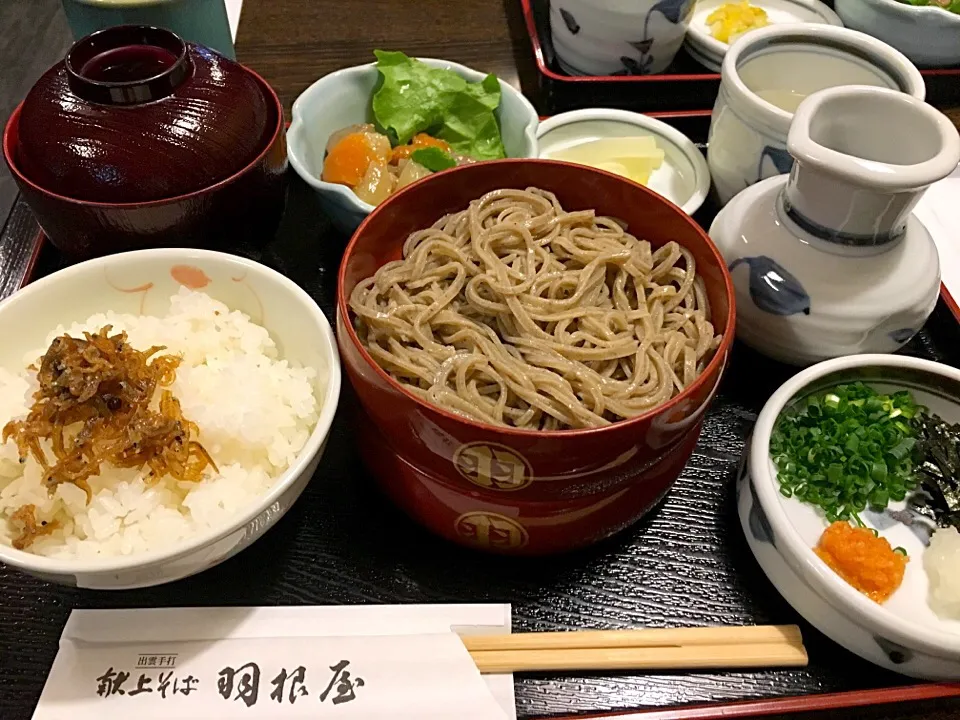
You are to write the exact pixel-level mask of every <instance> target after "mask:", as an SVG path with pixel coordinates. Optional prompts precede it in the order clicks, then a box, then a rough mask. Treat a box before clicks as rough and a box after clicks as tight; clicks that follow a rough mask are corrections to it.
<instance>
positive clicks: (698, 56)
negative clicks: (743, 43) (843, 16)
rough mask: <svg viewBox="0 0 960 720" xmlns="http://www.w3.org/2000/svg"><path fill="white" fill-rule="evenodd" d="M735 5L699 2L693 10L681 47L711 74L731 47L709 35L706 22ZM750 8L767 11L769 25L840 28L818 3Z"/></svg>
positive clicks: (775, 0) (764, 1)
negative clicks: (718, 12)
mask: <svg viewBox="0 0 960 720" xmlns="http://www.w3.org/2000/svg"><path fill="white" fill-rule="evenodd" d="M738 1H739V0H698V2H697V4H696V7H694V9H693V18H691V20H690V27H688V28H687V36H686V38H685V39H684V43H683V45H684V48H686V50H687V52H688V53H689V54H690V55H692V56H693V58H694V59H695V60H697V61H698V62H699V63H700V64H701V65H703V66H704V67H707V68H709V69H710V70H713V71H714V72H720V66H721V65H722V64H723V56H724V55H726V54H727V48H728V47H730V45H729V44H728V43H725V42H721V41H720V40H717V39H716V38H715V37H714V36H713V35H711V34H710V27H709V26H708V25H707V18H708V17H710V15H711V14H712V13H713V11H714V10H716V9H717V8H719V7H720V6H722V5H726V4H727V3H729V2H738ZM750 4H751V5H752V6H754V7H758V8H761V9H763V10H765V11H766V13H767V21H768V23H769V25H796V24H798V23H813V24H820V25H834V26H836V27H842V26H843V22H842V21H841V20H840V17H839V16H838V15H837V14H836V13H835V12H834V11H833V10H831V9H830V8H829V7H827V6H826V5H824V4H823V3H822V2H819V0H750Z"/></svg>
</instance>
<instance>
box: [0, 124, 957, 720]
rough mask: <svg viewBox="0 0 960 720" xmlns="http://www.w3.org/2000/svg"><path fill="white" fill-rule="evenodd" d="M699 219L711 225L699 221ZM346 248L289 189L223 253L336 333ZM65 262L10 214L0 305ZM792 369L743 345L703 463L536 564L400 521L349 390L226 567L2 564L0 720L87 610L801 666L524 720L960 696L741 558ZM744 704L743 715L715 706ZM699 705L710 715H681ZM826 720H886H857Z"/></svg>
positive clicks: (538, 685)
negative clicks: (96, 574) (707, 649)
mask: <svg viewBox="0 0 960 720" xmlns="http://www.w3.org/2000/svg"><path fill="white" fill-rule="evenodd" d="M666 119H667V120H668V121H671V122H676V124H678V125H679V126H680V127H681V128H682V129H683V130H684V131H685V132H687V133H689V134H691V135H692V136H693V137H694V139H695V140H702V139H704V137H705V133H706V127H707V124H708V122H709V120H708V119H704V118H702V117H701V118H700V119H699V120H698V119H697V118H695V117H691V116H684V115H679V116H676V117H674V118H673V119H671V117H670V116H668V117H667V118H666ZM697 128H700V130H699V132H700V135H699V137H698V136H697V132H698V131H697ZM698 219H700V221H701V222H706V220H707V219H708V218H707V213H706V212H705V213H704V217H700V218H698ZM38 239H39V240H41V242H40V243H39V245H38V242H37V241H38ZM344 244H345V238H344V237H342V236H340V235H338V234H336V233H335V232H334V231H332V230H331V229H330V226H329V224H328V222H327V220H326V219H325V218H324V217H323V215H322V213H321V212H320V210H319V209H318V207H317V204H316V200H315V198H314V196H313V195H312V191H311V190H310V189H309V188H308V187H307V186H306V185H305V184H303V183H302V182H300V181H299V180H298V179H296V178H292V179H291V187H290V195H289V202H288V208H287V212H286V215H285V217H284V221H283V224H282V226H281V228H280V231H279V233H278V235H277V237H276V238H275V239H274V240H272V241H271V242H269V243H268V244H266V246H264V247H262V248H252V247H249V248H242V247H238V248H232V250H233V251H234V252H237V253H238V254H242V255H245V256H248V257H251V258H253V259H255V260H258V261H260V262H263V263H265V264H267V265H270V266H272V267H274V268H276V269H278V270H280V271H281V272H283V273H285V274H286V275H288V276H289V277H290V278H292V279H293V280H294V281H296V282H297V283H299V284H300V285H301V286H303V287H304V288H305V289H306V290H307V291H308V292H310V294H311V295H312V296H313V297H314V298H315V299H316V301H317V302H318V303H319V304H320V305H321V307H322V308H323V309H324V311H325V312H326V313H327V315H328V317H330V319H331V320H333V303H334V299H335V283H336V269H337V264H338V261H339V257H340V253H341V252H342V249H343V247H344ZM35 251H36V252H35ZM65 262H66V261H65V260H64V259H63V258H61V257H60V256H59V255H58V254H57V253H56V251H55V250H54V249H53V248H52V247H51V246H49V245H48V244H45V243H43V242H42V236H39V237H38V229H37V226H36V224H35V223H34V222H33V219H32V217H31V216H30V213H29V210H28V209H27V208H26V206H25V205H24V204H23V203H22V201H21V202H19V203H18V205H17V206H16V208H15V210H14V213H13V215H12V216H11V218H10V220H9V221H8V223H7V226H6V228H5V230H4V233H3V238H2V240H0V292H2V293H3V294H8V293H9V292H11V291H12V290H13V289H15V288H16V287H17V286H19V284H20V282H21V281H22V280H23V279H25V278H26V279H32V278H36V277H39V276H42V275H45V274H47V273H49V272H51V271H53V270H55V269H57V268H59V267H61V266H63V265H64V264H65ZM27 276H29V277H27ZM958 341H960V327H958V325H957V323H956V321H955V320H954V319H953V317H952V316H951V315H950V313H949V312H948V310H947V309H946V307H945V306H944V305H943V304H942V303H941V305H940V307H938V308H937V311H936V313H935V314H934V316H933V318H931V320H930V322H929V323H928V324H927V326H926V327H925V328H924V329H923V331H922V332H921V333H920V334H919V335H918V336H917V337H916V338H915V339H914V340H913V341H912V342H911V343H910V346H909V347H908V349H907V350H906V352H907V353H909V354H913V355H919V356H923V357H927V358H933V359H935V360H939V361H941V362H947V363H950V364H954V365H957V364H960V344H958ZM791 372H792V370H791V369H789V368H787V367H785V366H782V365H778V364H776V363H773V362H771V361H768V360H766V359H764V358H762V357H761V356H759V355H757V354H755V353H753V352H751V351H750V350H749V349H747V348H744V347H742V346H737V347H736V349H735V351H734V354H733V357H732V362H731V365H730V368H729V370H728V372H727V374H726V376H725V378H724V380H723V384H722V386H721V389H720V392H719V394H718V395H717V398H716V400H715V401H714V403H713V405H712V407H711V409H710V411H709V413H708V415H707V418H706V421H705V423H704V428H703V434H702V436H701V438H700V442H699V445H698V447H697V452H696V453H695V454H694V456H693V457H692V458H691V460H690V462H689V463H688V465H687V467H686V468H685V470H684V472H683V474H682V476H681V478H680V479H679V480H678V482H677V483H676V485H675V487H674V488H673V490H672V491H671V492H670V493H669V495H668V496H667V498H666V500H665V501H664V502H663V503H662V504H661V506H660V507H658V508H657V509H656V510H654V511H653V512H652V513H651V514H650V515H648V516H647V517H646V518H645V519H644V520H642V521H641V522H640V523H638V524H637V525H635V526H634V527H632V528H630V529H628V530H626V531H625V532H623V533H622V534H621V535H619V536H618V537H616V538H614V539H612V540H609V541H607V542H604V543H603V544H601V545H599V546H597V547H594V548H592V549H589V550H586V551H581V552H577V553H575V554H571V555H567V556H562V557H557V558H553V559H537V560H535V561H524V560H515V559H505V558H500V557H488V556H485V555H481V554H477V553H474V552H471V551H468V550H463V549H460V548H458V547H454V546H452V545H449V544H447V543H446V542H444V541H442V540H439V539H437V538H435V537H433V536H431V535H429V534H428V533H427V532H425V531H423V530H421V529H420V528H419V527H418V526H416V525H414V524H413V523H412V522H410V521H409V520H408V519H407V518H406V517H405V516H403V515H402V514H401V513H400V512H398V511H397V510H395V509H393V507H392V506H390V505H389V504H388V503H387V501H385V500H384V499H383V498H382V497H381V496H380V495H379V493H378V492H377V490H376V489H375V488H374V487H373V483H372V481H371V480H370V478H368V476H367V475H366V473H365V471H364V469H363V467H362V465H361V462H360V457H359V450H358V448H356V447H355V446H354V443H353V433H352V432H351V427H350V414H351V409H352V408H353V407H354V403H355V401H354V398H353V396H352V393H351V391H350V389H349V385H346V386H345V388H344V391H343V395H342V397H341V410H340V412H339V413H338V417H337V420H336V421H335V423H334V426H333V430H332V437H331V441H330V442H329V443H328V447H327V451H326V454H325V456H324V458H323V461H322V463H321V465H320V468H319V470H318V471H317V474H316V476H315V477H314V479H313V481H312V482H311V483H310V485H309V486H308V488H307V489H306V491H305V492H304V494H303V496H302V497H301V498H300V500H299V502H297V504H296V505H295V506H294V507H293V509H292V510H291V511H290V512H289V513H288V514H287V515H286V516H285V517H284V518H283V519H282V520H281V521H280V522H279V523H278V524H277V526H276V527H274V528H273V529H271V530H270V531H269V532H268V533H267V534H266V535H265V536H264V537H263V538H262V539H260V540H258V541H257V542H256V543H255V544H254V545H253V546H252V547H250V548H249V549H247V550H245V551H244V552H243V553H241V554H240V555H239V556H237V557H236V558H234V559H232V560H230V561H228V562H226V563H224V564H223V565H221V566H219V567H216V568H214V569H212V570H209V571H207V572H205V573H202V574H201V575H198V576H196V577H193V578H189V579H187V580H183V581H180V582H177V583H174V584H172V585H167V586H163V587H159V588H153V589H146V590H137V591H128V592H94V591H85V590H79V589H75V588H64V587H59V586H55V585H50V584H47V583H44V582H41V581H39V580H35V579H33V578H31V577H29V576H27V575H24V574H22V573H20V572H18V571H16V570H13V569H11V568H8V567H5V566H0V602H2V605H0V642H2V645H0V648H2V650H0V719H2V720H27V718H29V717H30V716H31V714H32V711H33V707H34V705H35V703H36V701H37V699H38V697H39V695H40V691H41V689H42V687H43V683H44V680H45V677H46V674H47V671H48V669H49V667H50V664H51V663H52V661H53V658H54V656H55V654H56V652H57V641H58V638H59V636H60V632H61V629H62V627H63V624H64V622H65V621H66V619H67V616H68V614H69V612H70V610H71V609H73V608H89V607H94V608H121V607H154V606H196V605H278V604H352V603H441V602H509V603H511V604H512V605H513V617H514V630H516V631H533V630H552V629H574V628H608V627H630V626H652V627H659V626H699V625H714V624H752V623H776V624H781V623H799V624H800V626H801V627H802V629H803V633H804V637H805V641H806V644H807V647H808V650H809V653H810V665H809V667H807V668H803V669H791V670H764V671H758V672H708V673H701V674H684V673H672V674H671V673H663V674H636V675H631V674H621V675H616V676H603V675H581V676H577V675H565V676H551V675H539V676H519V677H518V678H517V684H516V694H517V709H518V712H519V715H520V717H522V718H533V717H546V716H551V717H557V716H568V715H574V714H577V715H579V714H589V713H598V712H603V711H608V710H628V709H630V710H634V709H649V710H654V709H656V708H660V709H661V710H660V711H654V712H652V713H651V717H655V718H663V719H664V720H665V719H666V718H668V717H669V718H684V717H686V718H694V717H696V718H701V719H703V718H720V717H725V718H729V717H748V716H750V717H755V716H760V715H763V716H766V717H783V716H784V715H786V714H788V713H793V712H797V711H804V716H805V717H809V716H808V715H806V713H807V712H810V711H815V710H818V709H822V708H830V707H832V708H839V707H845V706H846V707H849V706H851V705H855V704H856V705H861V704H864V703H888V702H894V701H904V700H914V701H919V700H922V699H924V698H927V699H928V700H927V703H929V702H932V701H930V700H929V698H944V697H948V696H951V695H957V696H960V685H918V684H917V683H916V681H912V680H909V679H908V678H904V677H900V676H897V675H894V674H892V673H888V672H886V671H883V670H880V669H878V668H876V667H874V666H873V665H870V664H869V663H867V662H865V661H863V660H860V659H859V658H857V657H856V656H854V655H852V654H850V653H848V652H847V651H845V650H844V649H842V648H840V647H839V646H837V645H835V644H834V643H832V642H831V641H830V640H828V639H826V638H825V637H824V636H822V635H820V634H819V633H818V632H817V631H816V630H814V629H813V628H811V627H810V626H809V625H807V624H806V623H804V622H803V621H802V620H801V619H800V618H799V616H797V614H796V613H795V612H793V610H792V609H791V608H790V606H789V605H788V604H787V603H786V602H785V601H784V600H782V599H781V597H780V596H779V595H778V594H777V592H776V590H774V588H773V586H772V585H771V584H770V583H769V582H768V581H767V580H766V578H765V576H764V575H763V573H762V572H761V570H760V568H759V567H758V566H757V564H756V563H755V561H754V559H753V557H752V555H751V554H750V551H749V549H748V548H747V545H746V543H745V541H744V539H743V536H742V533H741V531H740V526H739V521H738V519H737V516H736V510H735V505H734V499H733V481H734V475H735V472H736V469H737V465H738V462H739V457H740V453H741V450H742V448H743V442H744V438H745V437H746V436H747V434H748V433H749V431H750V429H751V427H752V425H753V422H754V420H755V418H756V416H757V413H758V412H759V410H760V408H761V407H762V405H763V403H764V401H765V400H766V399H767V397H768V396H769V395H770V394H771V393H772V392H773V391H774V389H775V388H776V387H777V386H778V385H779V384H780V383H781V382H783V381H784V380H785V379H786V378H787V377H789V376H790V374H791ZM825 693H826V694H827V695H824V694H825ZM830 693H841V694H839V695H831V694H830ZM744 700H748V701H751V702H746V703H735V704H732V705H729V704H727V705H724V704H723V703H733V702H735V701H744ZM935 702H937V703H938V704H942V703H943V702H944V700H942V699H941V700H938V701H935ZM706 703H711V704H712V705H711V706H710V707H703V708H700V707H691V706H698V705H700V704H706ZM718 703H719V704H718ZM678 706H684V709H681V708H679V707H678ZM958 707H960V706H958ZM667 708H670V710H669V711H667V710H666V709H667ZM958 713H960V709H958ZM834 717H858V718H859V717H881V715H874V714H870V715H868V714H866V711H865V710H863V709H858V710H856V711H855V714H850V715H847V714H845V713H841V714H839V715H835V716H834ZM883 717H887V716H886V715H883Z"/></svg>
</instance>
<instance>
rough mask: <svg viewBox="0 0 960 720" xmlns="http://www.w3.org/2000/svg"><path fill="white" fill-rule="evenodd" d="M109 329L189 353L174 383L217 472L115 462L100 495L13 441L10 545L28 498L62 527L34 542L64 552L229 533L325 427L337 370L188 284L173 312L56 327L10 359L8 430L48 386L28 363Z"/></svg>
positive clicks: (48, 552)
mask: <svg viewBox="0 0 960 720" xmlns="http://www.w3.org/2000/svg"><path fill="white" fill-rule="evenodd" d="M105 325H112V326H113V329H114V331H117V332H118V331H124V332H126V333H127V335H128V339H129V342H130V344H131V345H132V346H133V347H135V348H137V349H140V350H145V349H147V348H149V347H151V346H154V345H163V346H165V347H166V350H165V351H164V353H173V354H178V355H180V356H182V362H181V364H180V367H179V368H178V369H177V377H176V381H175V382H174V384H173V385H172V386H171V388H170V389H171V390H172V392H173V394H174V395H175V396H176V398H177V399H178V400H179V401H180V404H181V407H182V410H183V414H184V416H185V417H186V418H187V419H189V420H191V421H193V422H194V423H196V424H197V425H198V426H199V428H200V436H199V441H200V442H201V443H202V444H203V446H204V448H205V449H206V450H207V452H208V453H209V454H210V455H211V457H212V458H213V460H214V462H215V463H216V465H217V471H215V470H214V469H213V468H210V467H208V468H207V470H206V471H205V475H204V477H203V479H202V480H201V481H200V482H197V483H191V482H178V481H176V480H174V479H173V478H171V477H170V476H165V477H163V478H160V479H156V478H148V477H146V474H147V473H146V472H145V471H143V470H140V469H136V468H123V469H121V468H116V467H113V466H109V465H107V464H104V465H103V466H102V467H101V471H100V475H99V476H94V477H92V478H90V481H89V482H90V486H91V490H92V492H93V498H92V500H91V501H90V502H89V503H88V502H87V495H86V493H85V492H84V491H83V490H82V489H80V488H78V487H77V486H75V485H72V484H69V483H63V484H60V485H58V486H56V487H55V488H54V489H48V488H47V487H45V485H44V484H43V483H42V474H43V473H42V469H41V467H40V465H39V464H38V463H37V462H36V461H35V460H34V459H33V458H28V459H27V460H26V462H24V463H21V462H20V461H19V453H18V452H17V448H16V446H15V444H14V442H13V441H12V440H11V441H8V442H7V443H5V444H2V445H0V543H3V544H5V545H11V544H12V542H13V540H14V539H15V538H16V537H17V535H18V534H19V528H17V527H15V526H14V523H12V522H11V521H10V517H11V516H12V514H13V513H14V512H15V511H16V510H17V509H19V508H20V507H22V506H24V505H28V504H30V505H34V506H35V507H36V517H37V520H38V522H47V523H49V522H55V523H56V526H55V529H54V530H53V531H52V532H50V533H49V534H47V535H42V536H39V537H37V538H36V540H34V542H33V543H32V544H31V545H30V546H29V547H28V548H27V550H28V551H29V552H31V553H36V554H38V555H44V556H48V557H51V558H58V559H97V558H107V557H116V556H131V555H137V554H141V553H147V552H150V551H158V550H159V551H162V550H167V549H170V548H171V547H172V546H174V545H177V544H179V543H181V542H182V541H186V540H189V539H191V538H194V537H196V536H199V535H203V534H206V533H208V532H209V531H212V530H217V529H223V528H225V527H226V526H227V525H229V524H230V522H231V521H232V520H235V519H237V518H238V516H240V515H242V514H243V513H245V512H247V511H250V510H251V508H252V507H254V506H256V505H257V504H259V503H260V502H262V500H263V498H264V496H265V495H266V494H267V493H268V492H270V490H271V488H272V487H273V485H274V483H275V481H276V479H277V478H278V477H279V476H280V475H281V474H282V473H283V472H284V471H285V470H286V469H287V468H288V467H290V465H291V464H292V463H294V461H295V460H296V459H297V457H298V455H299V453H300V452H301V451H302V450H303V449H304V446H305V444H306V443H307V441H308V439H309V437H310V435H311V431H312V430H313V428H314V426H315V425H316V423H317V419H318V415H319V411H320V403H319V402H318V397H317V395H316V394H315V389H316V388H322V387H324V386H325V385H326V383H327V378H326V377H317V370H316V369H314V368H309V367H296V366H294V365H292V364H291V363H289V362H287V361H286V360H284V359H283V358H281V357H279V353H278V349H277V346H276V344H275V342H274V340H273V339H272V338H271V337H270V334H269V333H268V331H267V330H266V329H265V328H263V327H261V326H260V325H257V324H255V323H254V322H252V321H251V319H250V318H249V317H248V316H247V315H245V314H243V313H241V312H237V311H231V310H230V309H229V308H227V306H226V305H224V304H223V303H220V302H218V301H216V300H214V299H212V298H211V297H209V296H208V295H206V294H204V293H202V292H195V291H192V290H188V289H186V288H181V289H180V291H179V293H178V294H177V295H174V296H173V297H172V298H171V299H170V309H169V311H168V312H167V313H166V314H165V315H163V316H150V315H143V316H137V315H129V314H115V313H112V312H108V313H102V314H96V315H93V316H92V317H90V318H88V319H87V320H86V321H85V322H82V323H77V324H73V325H71V326H69V327H62V326H61V327H57V328H55V329H52V330H51V332H50V334H49V336H48V337H47V342H46V345H45V346H44V347H42V348H37V349H35V350H33V351H31V352H30V353H28V354H27V356H26V357H25V358H24V359H23V366H22V367H14V368H11V367H0V427H2V426H3V425H5V424H6V423H7V422H8V421H10V420H14V419H19V418H22V417H23V416H25V415H26V413H27V412H28V410H29V407H30V405H31V404H32V395H33V392H34V391H35V390H36V387H37V383H36V379H35V373H34V372H31V371H29V370H28V369H27V366H28V365H29V364H31V363H35V362H36V361H37V360H38V358H40V357H41V356H42V355H43V354H44V352H45V351H46V348H47V347H48V346H49V343H50V342H51V341H52V340H53V339H54V338H55V337H57V336H58V335H62V334H64V333H66V334H69V335H71V336H73V337H82V333H83V331H89V332H91V333H93V332H97V331H98V330H100V329H101V328H102V327H103V326H105ZM48 457H52V454H51V453H49V452H48Z"/></svg>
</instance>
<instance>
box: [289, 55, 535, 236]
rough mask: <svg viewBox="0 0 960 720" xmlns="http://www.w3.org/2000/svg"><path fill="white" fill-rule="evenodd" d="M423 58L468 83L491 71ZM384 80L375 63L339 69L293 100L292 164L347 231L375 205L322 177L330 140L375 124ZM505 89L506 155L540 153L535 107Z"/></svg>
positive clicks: (502, 121) (506, 86)
mask: <svg viewBox="0 0 960 720" xmlns="http://www.w3.org/2000/svg"><path fill="white" fill-rule="evenodd" d="M418 59H419V60H420V61H422V62H424V63H426V64H427V65H429V66H430V67H433V68H442V69H445V70H453V71H454V72H456V73H457V74H458V75H460V76H461V77H463V78H465V79H466V80H467V81H469V82H480V81H481V80H483V78H484V77H486V73H482V72H479V71H477V70H472V69H470V68H468V67H465V66H463V65H459V64H457V63H454V62H450V61H448V60H435V59H432V58H418ZM379 78H380V74H379V71H378V70H377V66H376V64H375V63H369V64H367V65H358V66H355V67H350V68H344V69H343V70H337V71H336V72H333V73H330V74H329V75H325V76H324V77H322V78H320V79H319V80H317V81H316V82H315V83H313V85H311V86H310V87H308V88H307V89H306V90H304V91H303V92H302V93H301V94H300V96H299V97H298V98H297V99H296V100H295V101H294V103H293V112H292V114H293V120H292V122H291V124H290V130H289V132H288V134H287V139H288V147H289V154H290V164H291V165H292V166H293V169H294V170H295V171H296V172H297V174H298V175H299V176H300V177H301V178H302V179H303V180H304V182H306V183H307V184H308V185H310V187H312V188H313V189H314V190H316V192H317V197H318V199H319V201H320V205H321V206H322V207H323V209H324V211H325V212H326V213H327V214H328V215H329V217H330V219H331V220H332V221H333V223H334V224H335V225H336V226H337V227H338V228H339V229H340V230H343V231H345V232H353V231H354V230H355V229H356V228H357V226H358V225H359V224H360V223H361V222H362V221H363V219H364V218H365V217H366V216H367V215H369V214H370V212H371V211H372V210H373V205H371V204H369V203H366V202H364V201H362V200H360V198H358V197H357V196H356V195H355V194H354V192H353V190H351V189H350V188H349V187H347V186H346V185H340V184H337V183H331V182H325V181H324V180H321V179H320V176H321V174H322V170H323V161H324V154H325V151H326V146H327V140H328V139H329V137H330V135H332V134H333V133H334V132H336V131H337V130H340V129H341V128H344V127H347V126H349V125H355V124H357V123H365V122H370V119H371V116H372V109H371V99H372V97H373V93H374V90H375V89H376V87H377V84H378V82H379ZM500 91H501V100H500V106H499V107H498V108H497V110H496V116H497V120H498V121H499V123H500V131H501V134H502V137H503V144H504V147H505V148H506V152H507V156H508V157H514V158H527V157H536V156H537V137H536V133H537V124H538V116H537V112H536V110H534V108H533V105H531V104H530V101H529V100H527V99H526V98H525V97H524V96H523V94H522V93H521V92H520V91H519V90H517V89H515V88H514V87H513V86H511V85H510V84H508V83H506V82H504V81H503V80H500Z"/></svg>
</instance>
